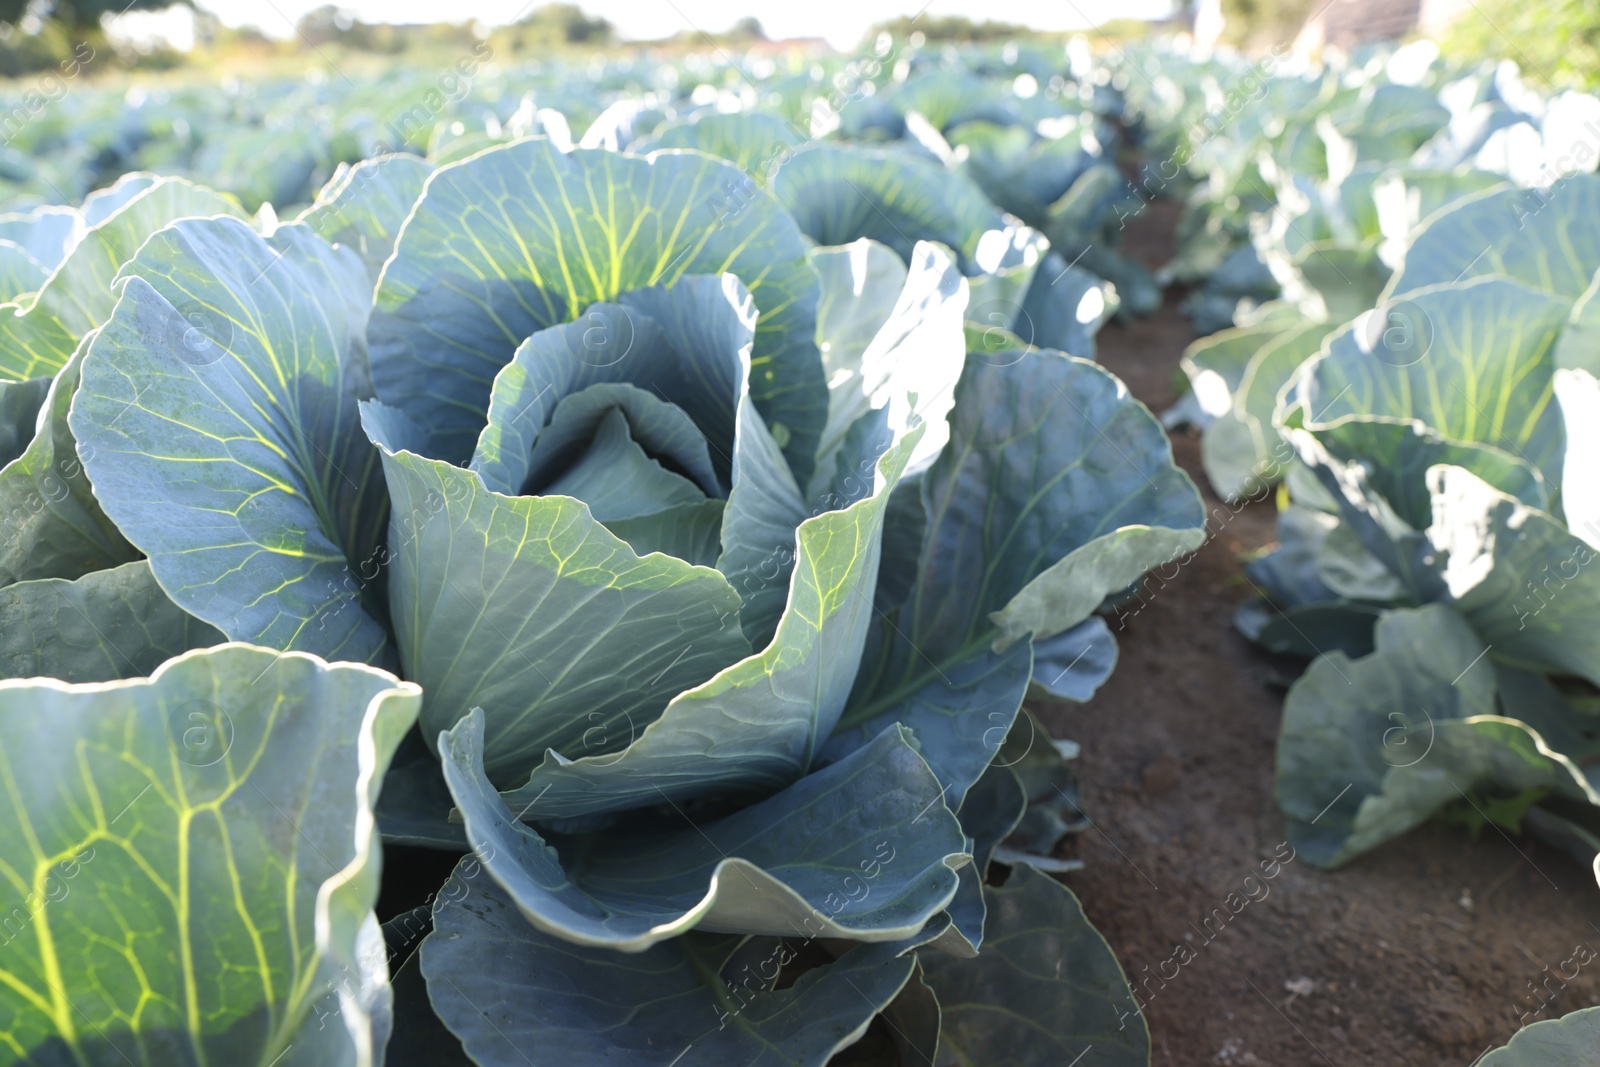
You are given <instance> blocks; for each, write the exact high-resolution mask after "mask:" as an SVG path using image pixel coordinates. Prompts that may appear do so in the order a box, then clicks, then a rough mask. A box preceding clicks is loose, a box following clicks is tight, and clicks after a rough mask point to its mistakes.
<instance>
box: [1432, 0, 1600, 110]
mask: <svg viewBox="0 0 1600 1067" xmlns="http://www.w3.org/2000/svg"><path fill="white" fill-rule="evenodd" d="M1442 37H1443V39H1442V40H1441V42H1440V46H1441V48H1442V49H1443V50H1444V52H1445V54H1446V55H1451V56H1454V57H1457V58H1460V59H1468V60H1471V59H1502V58H1503V59H1513V60H1515V61H1516V63H1517V65H1518V66H1519V67H1521V68H1522V74H1523V76H1524V77H1526V78H1528V79H1529V80H1530V81H1533V82H1535V83H1537V84H1540V85H1543V86H1545V87H1547V88H1551V89H1557V88H1578V89H1595V88H1600V0H1539V2H1538V3H1528V2H1527V0H1474V3H1473V4H1472V6H1470V7H1468V8H1467V9H1466V10H1464V11H1463V12H1462V13H1461V14H1460V15H1459V16H1457V17H1456V19H1455V21H1454V22H1452V23H1451V24H1450V26H1449V28H1448V29H1447V30H1446V31H1445V32H1444V34H1443V35H1442Z"/></svg>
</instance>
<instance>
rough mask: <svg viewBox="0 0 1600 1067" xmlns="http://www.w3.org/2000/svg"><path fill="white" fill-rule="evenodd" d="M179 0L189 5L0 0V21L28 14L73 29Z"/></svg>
mask: <svg viewBox="0 0 1600 1067" xmlns="http://www.w3.org/2000/svg"><path fill="white" fill-rule="evenodd" d="M179 4H182V5H183V6H184V7H193V6H194V4H193V3H192V2H191V0H133V2H132V3H126V2H125V0H43V2H41V0H0V22H9V23H10V24H11V25H13V26H16V25H20V24H21V22H22V20H23V19H24V18H25V17H26V16H27V15H29V14H32V15H35V16H37V17H39V18H46V19H52V20H54V21H56V22H59V23H61V24H63V25H65V26H68V27H70V28H71V29H74V30H77V31H80V32H81V31H84V30H96V29H99V27H100V19H101V17H102V16H104V15H120V14H122V13H123V12H125V11H159V10H162V9H164V8H169V7H175V6H177V5H179Z"/></svg>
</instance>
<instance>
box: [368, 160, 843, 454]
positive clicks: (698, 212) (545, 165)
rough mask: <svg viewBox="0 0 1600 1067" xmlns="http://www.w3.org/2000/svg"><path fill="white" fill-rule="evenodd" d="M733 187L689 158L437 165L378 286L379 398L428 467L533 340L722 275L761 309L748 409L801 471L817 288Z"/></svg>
mask: <svg viewBox="0 0 1600 1067" xmlns="http://www.w3.org/2000/svg"><path fill="white" fill-rule="evenodd" d="M730 180H731V181H733V182H735V183H737V184H738V185H739V186H743V185H747V184H748V183H749V179H748V178H747V177H746V176H745V175H744V173H743V172H742V171H740V170H738V169H737V168H735V167H733V166H731V165H729V164H727V163H722V162H719V161H716V160H713V159H711V158H709V157H707V156H703V155H700V154H698V153H688V152H659V153H656V154H655V155H653V156H651V157H649V158H648V159H646V158H643V157H637V156H631V155H624V154H619V153H615V152H605V151H598V150H587V149H578V150H576V151H573V152H571V153H566V154H563V153H562V152H560V151H558V150H557V149H556V148H555V147H554V146H553V145H551V144H550V143H549V142H548V141H544V140H538V139H534V140H526V141H520V142H516V143H513V144H509V145H505V146H503V147H501V148H495V149H491V150H489V151H485V152H482V153H479V154H478V155H476V156H473V157H472V158H470V159H467V160H463V161H462V162H460V163H454V164H451V165H449V166H446V167H441V168H440V169H439V170H437V171H435V172H434V174H433V175H432V176H431V177H430V178H429V179H428V183H427V186H426V187H425V189H424V191H423V196H422V199H421V200H420V201H418V203H417V206H416V208H415V209H414V210H413V212H412V214H411V217H410V218H409V219H408V220H407V221H406V225H405V228H404V230H403V231H402V232H401V234H400V239H399V241H398V242H397V243H396V246H395V253H394V257H393V259H392V260H391V261H390V262H389V263H388V265H387V266H386V267H385V269H384V275H383V279H382V281H381V282H380V284H379V286H378V291H377V294H376V307H375V308H374V311H373V316H372V330H371V338H372V360H373V378H374V381H375V383H376V386H377V391H378V396H379V398H380V399H382V400H383V401H384V402H385V403H387V404H390V405H393V406H395V407H398V408H400V409H401V410H403V411H405V412H406V413H407V414H409V415H410V416H411V417H412V418H413V419H414V420H416V422H417V423H418V424H419V425H420V426H421V427H422V428H423V430H424V431H425V432H426V433H427V434H428V439H429V452H430V454H431V455H433V456H436V457H438V458H441V459H445V460H448V461H451V462H459V461H462V460H465V459H466V458H467V457H468V456H469V455H471V453H472V447H473V442H474V441H475V439H476V438H477V435H478V432H479V430H481V429H482V427H483V425H484V421H485V420H484V410H485V408H486V407H487V404H488V400H489V394H490V389H491V386H492V384H493V382H494V378H495V375H496V373H497V372H498V371H499V370H500V368H501V367H503V366H505V364H506V363H508V362H509V361H510V360H511V357H512V354H513V353H514V352H515V350H516V348H517V346H518V345H519V344H521V343H522V341H523V340H524V339H525V338H527V337H528V336H529V335H531V334H533V333H535V332H537V331H538V330H541V329H544V328H547V327H549V326H553V325H556V324H558V323H562V322H567V321H570V320H574V319H577V318H578V317H579V316H580V315H581V314H582V313H583V312H584V311H585V309H587V308H588V307H589V306H590V305H591V304H594V303H596V302H599V301H610V300H616V299H617V298H618V297H619V296H621V295H622V294H624V293H627V292H629V291H631V290H634V289H643V288H647V287H650V286H655V285H671V284H672V283H673V282H675V281H677V280H678V279H679V278H680V277H682V276H684V275H686V274H713V275H720V274H722V273H724V272H731V273H733V274H735V275H737V276H739V278H740V279H741V280H742V281H743V282H744V283H745V284H746V285H747V286H748V287H749V288H750V292H751V294H752V295H753V296H754V297H755V303H756V306H757V307H758V308H760V309H761V318H760V321H759V323H758V325H757V327H756V339H755V352H754V357H753V360H752V362H753V366H754V372H753V375H752V380H751V384H750V391H751V396H752V397H753V398H754V399H755V402H756V407H757V408H758V409H759V410H760V411H761V412H762V414H763V415H764V416H765V417H766V419H767V421H768V423H769V424H770V425H772V427H773V432H774V433H775V434H777V435H778V437H779V439H780V440H782V441H783V442H784V454H785V456H786V457H787V458H788V460H789V463H790V465H791V466H793V467H794V468H795V471H796V473H797V474H798V475H800V476H801V477H804V476H805V475H807V474H809V471H810V463H811V455H812V452H813V450H814V448H815V445H816V440H817V434H818V432H819V431H820V429H821V426H822V421H823V418H824V416H825V411H826V408H825V404H826V399H825V392H824V391H825V388H826V387H825V385H824V383H823V379H822V368H821V363H820V361H819V360H818V358H817V352H816V339H815V330H816V306H817V280H816V275H815V274H813V273H812V271H811V270H810V268H809V266H808V265H807V263H806V261H805V249H804V244H803V241H802V239H801V236H800V233H799V231H798V230H796V229H795V226H794V223H793V221H792V220H791V219H790V218H789V217H788V216H787V215H786V214H785V213H784V212H783V211H782V210H781V209H780V208H779V207H778V205H777V204H776V203H774V202H773V200H772V198H771V196H770V195H768V194H767V193H766V192H765V191H763V190H759V189H753V188H752V189H751V190H749V196H748V197H742V196H734V197H730V196H729V195H728V194H726V193H725V192H723V191H722V185H723V183H725V182H727V181H730ZM780 427H781V429H780Z"/></svg>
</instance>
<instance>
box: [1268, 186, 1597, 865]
mask: <svg viewBox="0 0 1600 1067" xmlns="http://www.w3.org/2000/svg"><path fill="white" fill-rule="evenodd" d="M1532 195H1533V194H1531V193H1530V191H1527V190H1521V189H1516V188H1513V187H1501V188H1498V189H1495V190H1491V191H1489V192H1486V193H1483V194H1480V195H1478V196H1476V197H1471V198H1467V199H1466V200H1464V201H1462V202H1461V203H1459V204H1458V205H1457V206H1456V207H1454V208H1452V209H1450V210H1448V211H1446V212H1445V213H1443V214H1440V215H1438V216H1436V217H1435V218H1434V219H1433V220H1432V221H1431V222H1430V223H1429V224H1428V225H1427V226H1425V227H1424V228H1423V229H1422V230H1421V232H1420V233H1419V234H1418V235H1417V237H1416V238H1415V240H1414V241H1413V242H1412V245H1411V247H1410V249H1409V250H1408V251H1407V253H1406V258H1405V262H1404V264H1403V266H1402V268H1401V270H1400V271H1399V272H1398V273H1397V275H1396V277H1395V278H1394V280H1393V281H1392V282H1391V283H1390V288H1389V291H1388V293H1387V295H1386V299H1385V300H1384V301H1383V303H1381V304H1380V305H1379V307H1378V308H1377V309H1376V310H1374V311H1373V312H1372V313H1371V314H1370V315H1368V316H1364V317H1362V318H1359V319H1357V320H1355V321H1354V322H1352V323H1351V324H1349V325H1347V326H1346V327H1345V328H1344V329H1342V330H1340V331H1337V332H1335V333H1334V334H1332V335H1331V336H1330V337H1329V338H1328V340H1327V342H1326V343H1325V345H1324V347H1323V350H1322V352H1321V354H1320V355H1319V356H1317V357H1316V358H1314V359H1312V360H1311V361H1309V362H1308V363H1307V364H1306V365H1305V366H1304V367H1303V368H1302V369H1301V371H1300V372H1299V375H1298V377H1297V380H1296V383H1295V386H1294V389H1293V391H1292V392H1291V393H1290V394H1288V395H1287V396H1286V398H1285V406H1284V409H1283V410H1282V411H1280V414H1279V420H1278V421H1279V424H1280V425H1281V426H1282V427H1284V429H1285V431H1286V432H1287V434H1288V435H1289V437H1290V439H1291V440H1292V441H1293V442H1294V443H1295V446H1296V448H1297V450H1298V452H1299V455H1300V457H1301V458H1302V459H1303V460H1305V461H1306V463H1307V464H1308V465H1309V466H1310V469H1311V471H1312V472H1313V473H1314V474H1315V479H1314V480H1310V479H1308V480H1307V481H1306V482H1304V483H1302V484H1301V485H1300V486H1298V487H1296V486H1295V484H1294V483H1293V481H1291V495H1292V496H1293V498H1294V505H1293V506H1291V507H1290V508H1289V510H1288V511H1286V512H1285V513H1284V514H1283V516H1282V517H1281V520H1280V532H1279V541H1280V547H1279V548H1278V549H1277V550H1276V551H1275V552H1274V553H1272V554H1271V555H1269V556H1267V557H1266V558H1265V559H1262V560H1260V561H1258V562H1257V563H1255V564H1252V565H1251V567H1250V568H1249V571H1250V573H1251V576H1252V577H1253V579H1254V580H1255V581H1256V582H1258V583H1259V584H1260V586H1261V587H1263V588H1264V590H1265V592H1266V593H1267V595H1268V596H1269V597H1270V598H1271V601H1272V606H1270V607H1269V606H1265V605H1261V604H1254V605H1248V606H1247V607H1246V608H1245V609H1244V613H1243V615H1242V617H1241V622H1242V624H1243V625H1244V627H1245V629H1246V631H1247V632H1250V633H1253V634H1254V635H1255V636H1256V637H1257V638H1258V639H1259V640H1262V641H1263V642H1264V643H1267V644H1269V645H1271V646H1273V647H1277V648H1279V649H1280V650H1284V651H1303V652H1304V653H1305V654H1308V655H1309V654H1316V653H1319V652H1321V653H1324V654H1322V655H1320V656H1319V658H1318V659H1317V660H1316V662H1314V663H1313V664H1312V665H1311V667H1310V669H1309V670H1308V671H1307V672H1306V674H1305V676H1304V677H1302V678H1301V679H1300V680H1299V681H1298V682H1297V683H1296V684H1295V686H1294V687H1293V688H1292V689H1291V690H1290V693H1289V696H1288V699H1287V701H1286V703H1285V709H1284V726H1283V732H1282V735H1281V737H1280V741H1279V748H1278V797H1279V801H1280V803H1281V805H1282V806H1283V808H1284V810H1285V812H1286V814H1287V815H1288V816H1289V819H1290V827H1291V830H1292V832H1293V833H1294V835H1295V839H1296V841H1297V846H1296V847H1301V846H1302V845H1303V846H1304V848H1303V851H1305V852H1306V853H1307V854H1308V856H1310V858H1312V859H1313V861H1315V862H1321V863H1327V864H1337V863H1342V862H1345V861H1346V860H1348V859H1349V858H1351V857H1352V856H1355V855H1357V854H1359V853H1360V852H1362V851H1365V850H1366V849H1369V848H1371V847H1373V846H1375V845H1377V844H1379V843H1381V842H1382V841H1384V840H1387V839H1388V838H1390V837H1393V836H1395V835H1397V834H1399V833H1402V832H1404V831H1405V830H1407V829H1409V828H1411V827H1412V826H1415V825H1417V824H1418V823H1420V822H1421V821H1423V820H1424V819H1426V818H1428V817H1430V816H1431V815H1433V814H1434V813H1435V812H1436V811H1438V810H1439V809H1441V808H1443V807H1445V806H1447V805H1462V806H1463V807H1464V808H1465V810H1466V811H1467V812H1468V817H1470V816H1471V815H1472V814H1474V813H1475V814H1476V815H1477V817H1478V818H1479V819H1480V820H1482V819H1495V820H1497V821H1501V822H1505V823H1508V824H1510V825H1516V826H1520V825H1522V823H1523V822H1524V821H1526V822H1527V824H1528V825H1529V826H1530V827H1531V828H1534V829H1536V830H1540V831H1541V832H1544V833H1546V834H1548V835H1549V836H1551V837H1553V838H1555V839H1556V840H1557V841H1558V842H1559V843H1561V844H1564V845H1566V846H1568V847H1569V848H1571V849H1572V850H1573V851H1575V852H1577V853H1579V854H1580V855H1581V856H1582V858H1583V859H1584V860H1585V861H1587V860H1589V859H1591V858H1593V857H1594V856H1595V854H1596V852H1597V851H1600V848H1597V845H1600V836H1597V834H1596V830H1597V828H1600V814H1597V812H1596V808H1597V806H1600V796H1597V795H1596V793H1595V791H1594V787H1593V785H1592V783H1591V781H1590V778H1589V776H1588V773H1587V772H1588V769H1589V768H1591V767H1592V766H1593V763H1594V761H1595V759H1596V758H1600V732H1597V731H1596V730H1595V728H1594V726H1593V713H1594V709H1595V708H1596V707H1597V706H1600V697H1597V693H1600V688H1597V687H1600V671H1597V670H1596V664H1597V663H1600V655H1597V653H1600V648H1597V647H1596V645H1595V635H1596V633H1600V628H1597V623H1600V584H1597V581H1596V576H1595V570H1594V566H1593V564H1594V560H1595V558H1596V551H1597V550H1600V511H1597V510H1596V502H1597V501H1596V497H1595V493H1594V490H1593V478H1592V475H1591V471H1592V469H1593V466H1594V464H1595V463H1596V462H1597V460H1600V453H1597V452H1596V446H1597V443H1600V442H1597V439H1596V436H1595V431H1594V425H1595V419H1596V414H1597V412H1600V381H1597V378H1596V372H1597V370H1600V364H1597V360H1596V349H1595V346H1594V342H1593V338H1594V334H1593V326H1592V315H1593V312H1592V311H1590V310H1589V309H1590V304H1591V299H1592V294H1593V291H1594V288H1595V284H1596V283H1595V277H1596V271H1597V270H1600V243H1597V242H1596V241H1595V240H1594V234H1593V229H1592V227H1589V226H1587V225H1586V223H1585V222H1583V221H1582V220H1585V219H1587V218H1589V217H1590V215H1591V213H1592V212H1593V211H1594V210H1595V207H1596V197H1597V196H1600V178H1596V177H1594V176H1591V175H1584V176H1576V177H1572V178H1570V179H1567V180H1565V181H1563V182H1561V183H1559V184H1558V185H1557V186H1555V187H1554V188H1553V189H1552V190H1551V191H1550V192H1549V193H1548V194H1546V195H1539V196H1538V197H1537V199H1530V197H1531V196H1532ZM1530 205H1533V207H1534V208H1536V209H1533V208H1530ZM1468 802H1470V803H1468Z"/></svg>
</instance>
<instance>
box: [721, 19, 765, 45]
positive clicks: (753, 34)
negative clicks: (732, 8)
mask: <svg viewBox="0 0 1600 1067" xmlns="http://www.w3.org/2000/svg"><path fill="white" fill-rule="evenodd" d="M728 36H729V37H732V38H735V39H742V40H746V41H765V40H766V39H767V31H766V30H765V29H763V28H762V26H761V20H760V19H758V18H756V17H755V16H754V15H746V16H745V17H744V18H742V19H740V20H739V21H738V22H735V23H734V24H733V28H732V29H730V30H729V31H728Z"/></svg>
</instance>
